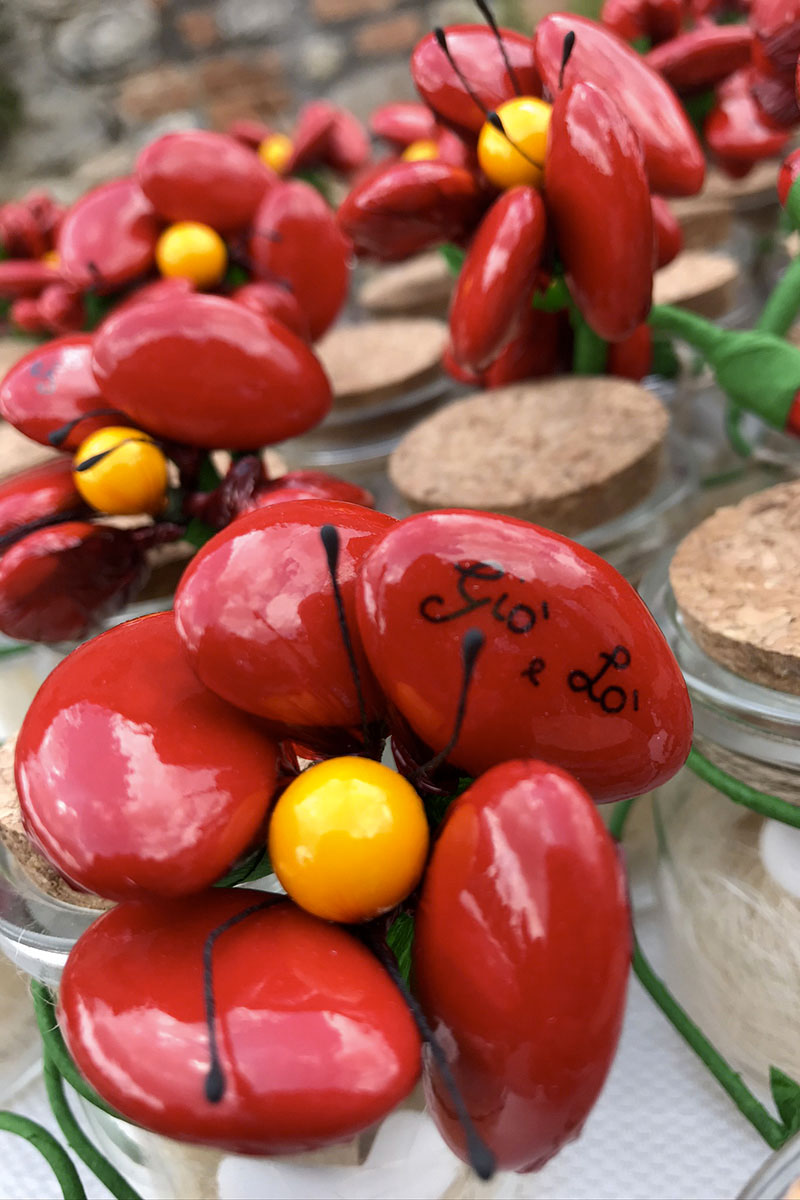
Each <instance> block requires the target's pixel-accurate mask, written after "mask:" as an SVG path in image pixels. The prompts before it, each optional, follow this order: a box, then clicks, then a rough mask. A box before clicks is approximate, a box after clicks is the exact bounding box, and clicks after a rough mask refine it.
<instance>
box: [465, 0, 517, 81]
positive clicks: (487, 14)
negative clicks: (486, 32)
mask: <svg viewBox="0 0 800 1200" xmlns="http://www.w3.org/2000/svg"><path fill="white" fill-rule="evenodd" d="M475 4H476V5H477V7H478V9H479V11H480V13H481V15H482V16H483V18H484V20H485V21H486V23H487V25H488V26H489V28H490V29H491V31H492V33H493V34H494V36H495V39H496V41H497V44H498V46H499V47H500V53H501V54H502V56H503V62H504V63H505V64H506V70H507V71H508V77H509V79H510V80H511V84H512V87H513V88H514V91H515V92H516V93H517V95H518V96H521V95H522V88H521V87H520V82H519V79H518V78H517V73H516V71H515V70H514V68H513V67H512V65H511V59H510V58H509V57H508V51H507V50H506V44H505V42H504V41H503V35H502V34H501V32H500V27H499V26H498V24H497V20H496V19H495V15H494V13H493V12H492V10H491V9H490V8H489V5H488V4H487V3H486V0H475Z"/></svg>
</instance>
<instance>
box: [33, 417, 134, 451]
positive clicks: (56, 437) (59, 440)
mask: <svg viewBox="0 0 800 1200" xmlns="http://www.w3.org/2000/svg"><path fill="white" fill-rule="evenodd" d="M121 416H122V413H121V412H120V411H119V409H118V408H93V409H92V410H91V411H90V412H85V413H81V415H80V416H79V417H75V419H74V420H72V421H67V423H66V424H65V425H61V426H60V427H59V428H58V429H54V430H53V432H52V433H48V435H47V440H48V442H49V443H50V445H51V446H55V447H58V446H62V445H63V444H64V442H65V441H66V440H67V438H68V437H69V435H70V434H71V433H72V431H73V429H75V428H76V427H77V426H78V425H80V423H81V421H89V420H91V419H92V418H93V417H121Z"/></svg>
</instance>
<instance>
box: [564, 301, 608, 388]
mask: <svg viewBox="0 0 800 1200" xmlns="http://www.w3.org/2000/svg"><path fill="white" fill-rule="evenodd" d="M571 319H572V329H573V333H574V335H575V341H574V345H573V348H572V370H573V372H574V374H575V375H602V374H603V373H604V372H605V369H606V362H607V360H608V342H605V341H603V339H602V338H601V337H600V336H599V335H598V334H596V333H595V331H594V330H593V329H591V328H590V327H589V325H587V323H586V321H585V320H584V319H583V317H582V316H581V315H580V313H579V312H578V311H577V309H575V308H574V307H573V309H572V313H571Z"/></svg>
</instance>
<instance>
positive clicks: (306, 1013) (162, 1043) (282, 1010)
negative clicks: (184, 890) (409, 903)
mask: <svg viewBox="0 0 800 1200" xmlns="http://www.w3.org/2000/svg"><path fill="white" fill-rule="evenodd" d="M253 905H262V906H263V908H261V910H260V911H259V912H258V913H256V914H253V915H252V916H250V917H248V918H247V919H245V920H242V921H240V922H239V923H238V924H237V925H236V926H235V927H233V928H230V929H229V930H228V931H227V932H226V933H225V934H224V935H223V936H221V937H219V938H218V939H217V941H216V943H215V944H214V953H213V981H214V997H215V1001H216V1014H217V1022H218V1029H219V1037H218V1041H219V1054H220V1062H221V1067H222V1071H223V1075H224V1079H225V1084H226V1088H225V1095H224V1098H223V1099H222V1100H221V1101H220V1102H219V1103H217V1104H211V1103H209V1101H208V1100H207V1099H206V1096H205V1083H206V1076H207V1074H208V1070H209V1065H210V1058H209V1042H208V1027H207V1023H206V1013H205V1007H204V991H203V949H204V947H205V945H206V944H207V939H208V937H209V934H211V933H212V932H213V931H214V930H215V929H217V928H219V926H221V925H222V924H223V923H225V922H227V921H230V920H231V919H232V918H234V917H236V916H238V915H239V914H241V913H242V912H243V911H244V910H245V909H247V908H250V907H252V906H253ZM267 906H268V907H267ZM59 1025H60V1027H61V1028H62V1030H63V1032H64V1036H65V1038H66V1040H67V1044H68V1046H69V1049H70V1052H71V1054H72V1055H73V1057H74V1059H75V1061H76V1063H77V1065H78V1069H79V1070H80V1072H81V1074H82V1075H83V1076H85V1078H86V1079H88V1080H89V1081H90V1082H91V1084H92V1085H93V1086H94V1087H95V1088H96V1089H97V1090H98V1091H99V1092H100V1094H101V1095H102V1096H103V1097H104V1098H105V1099H106V1100H107V1101H108V1102H109V1103H110V1104H111V1105H112V1106H113V1107H114V1108H115V1109H117V1110H118V1111H119V1112H122V1113H124V1114H125V1116H127V1117H129V1118H130V1119H131V1120H132V1121H133V1122H134V1123H135V1124H136V1125H142V1126H144V1127H145V1128H147V1129H153V1130H155V1131H156V1132H157V1133H161V1134H164V1135H165V1136H167V1137H169V1138H177V1139H178V1140H179V1141H187V1142H199V1143H206V1144H210V1145H215V1146H218V1147H220V1149H222V1150H225V1151H227V1152H229V1153H233V1152H239V1153H245V1154H260V1155H264V1154H288V1153H290V1152H292V1153H293V1152H297V1151H302V1150H312V1149H316V1148H317V1147H319V1146H325V1145H328V1144H330V1143H335V1142H341V1141H347V1140H349V1139H350V1138H353V1137H355V1136H356V1134H358V1133H359V1132H360V1131H361V1130H363V1129H367V1128H369V1127H370V1126H375V1125H376V1124H377V1123H378V1122H379V1121H380V1120H381V1119H382V1118H383V1117H385V1116H387V1115H388V1114H389V1113H390V1112H392V1110H393V1109H395V1108H396V1107H397V1105H398V1104H399V1103H400V1102H401V1101H402V1100H403V1099H404V1098H405V1096H406V1095H407V1094H408V1093H409V1092H410V1091H411V1089H412V1088H413V1086H414V1084H415V1082H416V1080H417V1078H418V1075H419V1063H420V1042H419V1036H418V1034H417V1032H416V1030H415V1028H414V1024H413V1021H412V1019H411V1016H410V1014H409V1012H408V1009H407V1008H406V1006H405V1003H404V1001H403V998H402V996H401V995H400V993H399V991H398V990H397V988H396V987H395V986H394V984H393V983H392V981H391V980H390V979H389V976H388V975H387V973H386V971H385V970H384V969H383V967H382V966H381V964H380V963H379V962H378V960H377V959H376V958H375V956H374V955H373V954H372V953H370V951H369V950H368V949H367V948H366V946H364V945H363V943H362V942H360V941H359V940H358V939H357V938H355V937H353V936H352V934H350V933H347V932H346V931H345V930H343V929H339V928H337V927H336V926H335V925H329V924H328V923H327V922H325V921H320V920H317V918H316V917H312V916H310V915H309V914H308V913H304V912H301V911H300V910H299V909H298V908H295V906H294V905H293V904H290V903H289V902H288V901H286V900H279V899H277V898H276V899H275V902H274V903H273V904H270V900H269V897H265V896H264V893H263V892H256V891H251V890H248V889H245V888H235V889H233V888H219V889H216V890H215V891H213V892H210V893H209V892H206V893H201V894H200V895H199V896H197V897H196V898H193V899H190V900H186V901H182V902H173V903H172V904H170V905H169V906H168V907H165V905H164V904H163V902H162V903H156V902H150V903H147V902H142V903H135V902H128V903H125V904H121V905H118V906H117V907H116V908H115V909H113V910H112V911H111V912H110V913H108V914H106V915H105V916H103V917H101V918H100V920H99V921H96V922H95V923H94V924H93V925H92V926H91V927H90V928H89V930H88V931H87V932H86V933H85V934H84V935H83V937H82V938H80V940H79V941H78V943H77V945H76V946H75V948H74V950H73V951H72V953H71V954H70V957H69V962H68V963H67V966H66V969H65V971H64V978H63V981H62V984H61V988H60V995H59ZM165 1031H168V1033H167V1032H165ZM301 1190H302V1189H301Z"/></svg>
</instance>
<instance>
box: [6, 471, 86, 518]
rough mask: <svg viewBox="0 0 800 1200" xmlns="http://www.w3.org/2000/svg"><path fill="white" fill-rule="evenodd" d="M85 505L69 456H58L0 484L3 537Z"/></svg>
mask: <svg viewBox="0 0 800 1200" xmlns="http://www.w3.org/2000/svg"><path fill="white" fill-rule="evenodd" d="M82 508H84V503H83V500H82V499H81V497H80V494H79V492H78V490H77V488H76V487H75V482H74V480H73V478H72V463H71V461H70V460H69V459H68V458H56V459H54V460H53V461H52V462H46V463H41V464H40V465H39V466H37V467H30V468H29V469H28V470H27V471H20V472H18V474H16V475H11V476H10V477H9V478H8V479H4V480H3V481H2V483H0V537H4V536H5V535H6V534H8V533H11V532H12V531H13V530H14V529H18V528H19V527H20V525H26V524H28V522H29V521H40V520H41V519H42V518H43V517H50V516H57V515H59V514H61V513H67V512H71V511H72V510H73V509H82Z"/></svg>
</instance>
